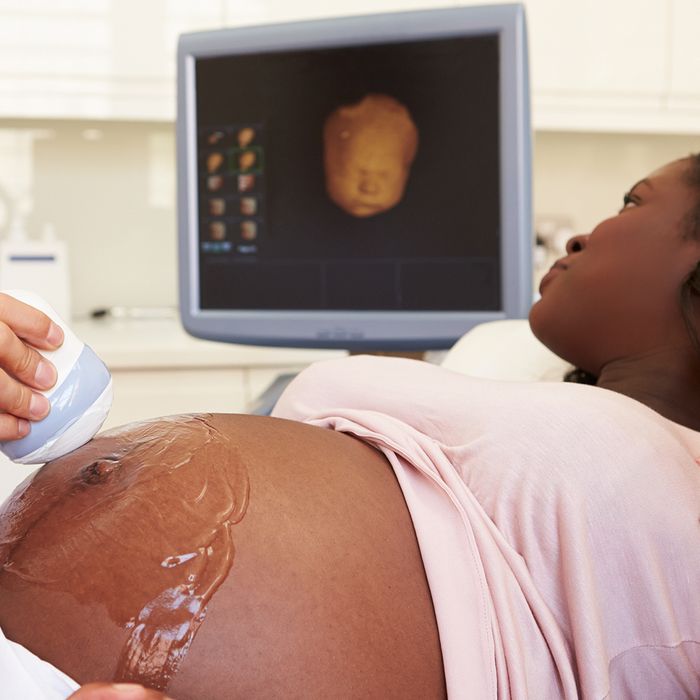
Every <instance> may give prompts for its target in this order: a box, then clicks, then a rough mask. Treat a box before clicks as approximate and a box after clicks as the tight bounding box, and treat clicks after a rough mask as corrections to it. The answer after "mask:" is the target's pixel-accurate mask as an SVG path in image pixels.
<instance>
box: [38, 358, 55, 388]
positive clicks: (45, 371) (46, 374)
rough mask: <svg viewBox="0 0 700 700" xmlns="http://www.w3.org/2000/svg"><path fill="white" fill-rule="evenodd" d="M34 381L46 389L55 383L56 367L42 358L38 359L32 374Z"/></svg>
mask: <svg viewBox="0 0 700 700" xmlns="http://www.w3.org/2000/svg"><path fill="white" fill-rule="evenodd" d="M34 381H35V382H36V383H37V384H38V385H39V386H43V387H45V388H46V389H48V388H49V387H52V386H53V385H54V384H55V383H56V368H55V367H54V366H53V365H52V364H50V363H48V362H45V361H44V360H40V361H39V364H38V365H37V368H36V373H35V374H34Z"/></svg>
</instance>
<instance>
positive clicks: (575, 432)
mask: <svg viewBox="0 0 700 700" xmlns="http://www.w3.org/2000/svg"><path fill="white" fill-rule="evenodd" d="M273 415H276V416H278V417H282V418H291V419H295V420H303V421H306V422H309V423H313V424H316V425H320V426H324V427H328V428H332V429H335V430H340V431H344V432H348V433H352V434H354V435H356V436H358V437H360V438H361V439H363V440H365V441H367V442H369V443H371V444H373V445H375V446H376V447H377V448H378V449H380V450H381V451H382V452H383V453H384V454H385V455H386V456H387V458H388V460H389V462H390V463H391V465H392V467H393V469H394V471H395V473H396V475H397V478H398V481H399V483H400V485H401V488H402V491H403V494H404V498H405V499H406V503H407V505H408V507H409V510H410V512H411V517H412V519H413V523H414V527H415V530H416V536H417V538H418V542H419V545H420V549H421V555H422V558H423V563H424V566H425V570H426V575H427V578H428V582H429V585H430V590H431V594H432V597H433V603H434V607H435V614H436V619H437V623H438V628H439V631H440V640H441V646H442V653H443V661H444V666H445V676H446V680H447V687H448V693H449V696H450V698H453V699H454V698H471V699H473V700H481V699H482V698H484V699H486V698H488V699H491V698H499V699H500V698H522V699H523V700H525V699H529V700H549V699H550V698H571V699H572V700H573V699H574V698H583V699H584V700H588V699H590V700H603V699H608V698H610V699H611V700H617V699H618V698H625V699H627V698H629V699H630V700H632V699H634V700H640V699H642V700H643V699H645V698H650V699H651V698H653V699H654V700H657V699H663V700H673V699H675V698H694V699H696V700H697V698H700V595H699V593H700V466H698V461H699V460H700V433H696V432H695V431H692V430H690V429H688V428H684V427H682V426H679V425H677V424H675V423H672V422H671V421H668V420H666V419H665V418H663V417H661V416H660V415H658V414H657V413H655V412H654V411H652V410H651V409H649V408H647V407H646V406H644V405H642V404H640V403H638V402H637V401H634V400H633V399H630V398H627V397H625V396H623V395H620V394H617V393H614V392H611V391H607V390H605V389H599V388H597V387H590V386H583V385H575V384H565V383H559V382H557V383H531V382H496V381H490V380H482V379H474V378H470V377H466V376H464V375H461V374H456V373H453V372H450V371H448V370H445V369H441V368H439V367H436V366H433V365H429V364H427V363H422V362H416V361H412V360H401V359H391V358H382V357H362V356H361V357H353V358H349V359H345V360H331V361H327V362H321V363H317V364H315V365H313V366H312V367H310V368H309V369H307V370H305V371H304V372H302V373H301V375H300V376H299V377H298V378H297V379H296V380H295V381H294V382H293V383H292V384H291V385H290V387H289V388H288V389H287V391H286V392H285V394H284V395H283V396H282V398H281V399H280V401H279V403H278V405H277V407H276V409H275V412H274V414H273Z"/></svg>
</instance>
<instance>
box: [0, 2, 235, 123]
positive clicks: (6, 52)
mask: <svg viewBox="0 0 700 700" xmlns="http://www.w3.org/2000/svg"><path fill="white" fill-rule="evenodd" d="M222 18H223V14H222V5H221V0H198V1H197V2H191V1H188V0H147V1H144V0H119V2H109V1H108V0H31V1H30V0H0V117H13V116H36V117H83V118H90V117H105V118H116V119H122V118H123V119H168V120H172V119H174V116H175V83H174V76H175V47H176V39H177V35H178V33H179V32H182V31H187V30H193V29H202V28H206V29H211V28H216V27H219V26H221V22H222Z"/></svg>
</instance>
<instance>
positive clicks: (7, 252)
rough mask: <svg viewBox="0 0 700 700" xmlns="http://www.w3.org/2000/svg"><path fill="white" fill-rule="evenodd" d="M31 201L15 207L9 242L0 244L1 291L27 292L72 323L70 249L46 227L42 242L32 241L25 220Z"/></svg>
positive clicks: (23, 198) (21, 201) (38, 240)
mask: <svg viewBox="0 0 700 700" xmlns="http://www.w3.org/2000/svg"><path fill="white" fill-rule="evenodd" d="M31 206H32V205H31V199H30V198H29V197H21V198H20V199H19V200H18V201H17V202H16V204H15V208H14V213H13V216H12V223H11V225H10V227H9V231H8V235H7V238H6V239H4V240H3V241H1V242H0V289H28V290H31V291H32V292H34V293H35V294H38V295H39V296H40V297H43V298H44V299H51V305H52V306H53V308H54V309H56V311H57V312H58V314H59V316H60V317H61V318H67V319H70V317H71V307H70V284H69V280H68V273H69V268H68V249H67V247H66V244H65V242H64V241H61V240H59V239H58V238H56V234H55V232H54V229H53V226H52V225H51V224H46V225H45V226H44V230H43V232H42V235H41V238H40V239H34V238H29V236H28V235H27V233H26V227H25V223H24V222H25V219H26V216H27V215H28V214H29V212H30V211H31Z"/></svg>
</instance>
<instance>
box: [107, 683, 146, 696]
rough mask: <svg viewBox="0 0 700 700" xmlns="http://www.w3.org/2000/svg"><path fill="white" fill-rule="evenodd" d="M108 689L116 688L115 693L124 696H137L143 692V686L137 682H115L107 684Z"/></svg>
mask: <svg viewBox="0 0 700 700" xmlns="http://www.w3.org/2000/svg"><path fill="white" fill-rule="evenodd" d="M109 689H110V690H116V691H117V693H119V694H120V695H123V696H124V697H125V698H128V697H129V696H132V697H135V698H136V697H139V696H141V695H142V694H143V691H144V690H145V688H144V687H143V686H142V685H138V684H137V683H115V684H114V685H110V686H109Z"/></svg>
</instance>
